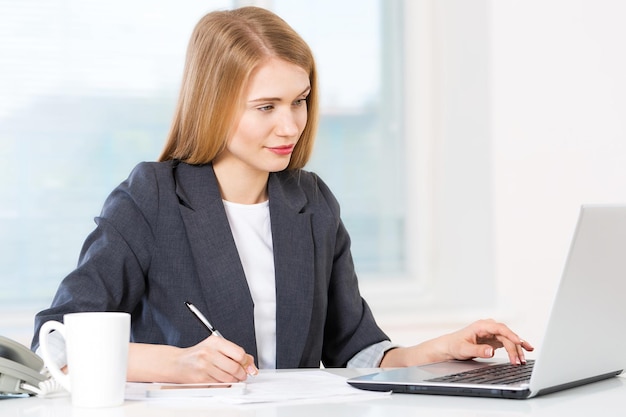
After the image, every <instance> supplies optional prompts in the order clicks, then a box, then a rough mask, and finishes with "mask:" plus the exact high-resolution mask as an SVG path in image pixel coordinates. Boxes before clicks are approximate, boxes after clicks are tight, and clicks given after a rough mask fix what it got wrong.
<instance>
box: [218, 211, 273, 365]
mask: <svg viewBox="0 0 626 417" xmlns="http://www.w3.org/2000/svg"><path fill="white" fill-rule="evenodd" d="M224 208H225V209H226V215H227V217H228V222H229V224H230V229H231V231H232V233H233V237H234V238H235V245H236V246H237V251H238V252H239V258H240V259H241V264H242V265H243V270H244V272H245V274H246V279H247V281H248V287H249V288H250V293H251V295H252V300H253V301H254V330H255V333H256V344H257V354H258V356H259V357H258V361H259V367H260V368H262V369H274V368H276V279H275V275H274V248H273V245H272V227H271V224H270V208H269V201H266V202H263V203H259V204H237V203H231V202H230V201H224Z"/></svg>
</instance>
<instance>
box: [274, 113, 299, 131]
mask: <svg viewBox="0 0 626 417" xmlns="http://www.w3.org/2000/svg"><path fill="white" fill-rule="evenodd" d="M299 133H300V129H299V127H298V118H297V116H296V115H295V114H294V113H293V112H291V111H284V112H281V115H280V117H279V119H278V123H277V126H276V134H278V135H280V136H289V137H295V136H298V135H299Z"/></svg>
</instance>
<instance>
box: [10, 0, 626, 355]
mask: <svg viewBox="0 0 626 417" xmlns="http://www.w3.org/2000/svg"><path fill="white" fill-rule="evenodd" d="M243 4H256V5H260V6H263V7H268V8H272V9H273V10H275V11H276V12H277V13H278V14H279V15H281V16H283V17H284V18H285V19H286V20H287V21H288V22H290V23H291V24H292V26H293V27H294V28H295V29H296V30H298V31H299V32H300V33H301V34H302V35H303V37H304V38H305V40H307V41H308V42H309V43H310V45H311V47H312V49H313V51H314V53H315V54H316V57H317V60H318V65H319V69H320V77H321V88H322V105H323V106H324V107H323V109H322V125H321V127H320V135H319V137H318V143H317V145H316V152H317V153H316V156H314V158H313V160H312V161H311V164H310V166H309V169H311V170H315V171H316V172H318V173H320V175H321V176H322V178H324V179H325V180H326V181H327V182H328V183H329V184H330V186H331V188H333V190H334V192H335V194H336V196H337V198H338V199H339V201H340V203H341V204H342V210H343V213H344V216H345V221H346V224H347V226H348V229H349V231H350V232H351V234H352V239H353V246H354V250H355V262H356V267H357V271H358V272H359V276H360V281H361V291H362V293H363V296H364V297H365V298H366V300H367V301H368V302H369V304H370V305H371V307H372V309H373V310H374V313H375V315H376V317H377V319H378V321H379V322H380V324H381V326H382V327H383V328H384V329H385V330H386V331H387V332H388V334H389V335H390V336H391V337H392V339H393V340H394V341H396V342H397V343H400V344H412V343H415V342H417V341H420V340H422V339H424V338H427V337H431V336H435V335H438V334H441V333H443V332H447V331H449V330H454V329H456V328H458V327H461V326H464V325H465V324H468V323H469V322H470V321H473V320H475V319H478V318H486V317H492V318H495V319H498V320H502V321H505V322H507V323H508V324H510V325H511V326H512V327H513V328H514V329H515V330H516V331H518V332H519V333H520V334H521V335H523V337H524V338H525V339H527V340H530V341H532V342H533V343H535V345H540V343H541V338H542V334H543V330H544V329H543V325H544V323H545V319H546V317H547V315H548V313H549V310H550V303H551V301H552V297H553V295H554V292H555V290H556V286H557V285H558V281H559V278H560V275H561V272H562V268H563V265H564V262H565V258H566V256H567V251H568V248H569V243H570V240H571V238H572V234H573V232H574V227H575V222H576V219H577V216H578V211H579V208H580V206H581V205H582V204H596V203H602V204H607V203H608V204H620V203H622V204H623V203H625V202H626V187H625V186H624V184H626V164H624V162H623V161H624V159H625V158H624V157H625V156H626V140H624V139H625V138H626V125H625V123H626V122H625V120H626V118H625V117H624V115H625V114H626V77H624V75H623V74H626V55H625V54H624V53H623V49H624V48H623V42H624V39H626V28H625V27H624V25H623V24H622V21H623V16H625V15H626V3H624V2H622V1H620V0H530V1H517V0H472V1H466V0H353V1H347V0H346V1H342V2H336V1H334V2H333V1H329V0H324V1H311V0H296V1H293V0H289V1H288V0H266V1H246V2H237V1H230V0H209V1H206V2H196V1H176V2H172V1H165V0H162V1H136V2H131V3H129V2H122V1H111V0H109V1H106V2H104V1H96V2H89V3H82V2H74V1H54V2H48V1H44V0H38V1H31V2H28V3H22V2H19V1H9V2H3V3H2V4H0V162H1V163H2V166H3V167H4V175H3V176H2V179H0V191H1V192H2V195H3V198H2V199H1V200H0V224H1V225H2V226H1V227H0V266H1V268H2V273H0V317H2V319H1V320H0V334H2V335H3V336H7V337H11V338H13V339H15V340H17V341H19V342H21V343H24V344H26V345H28V344H29V343H30V337H31V332H32V320H33V315H34V314H35V313H36V312H37V311H39V310H41V309H43V308H45V307H47V305H48V304H49V303H50V301H51V299H52V296H53V294H54V290H55V288H56V285H58V283H59V282H60V280H61V279H62V278H63V276H64V275H65V274H66V273H68V272H69V271H70V270H71V269H72V268H73V266H74V265H75V262H76V259H77V257H78V253H79V251H80V246H81V244H82V241H83V240H84V238H85V237H86V235H87V233H88V232H89V231H90V230H91V229H92V228H93V221H92V218H93V217H94V216H96V215H97V214H98V212H99V210H100V207H101V205H102V203H103V201H104V198H105V197H106V194H107V193H108V192H109V191H110V190H111V189H112V188H113V187H114V186H115V185H117V184H118V183H119V182H121V181H122V180H124V178H125V177H126V175H127V174H128V173H129V172H130V169H132V167H133V166H134V165H135V164H136V163H137V162H139V161H141V160H150V159H152V160H153V159H155V158H156V157H157V156H158V153H159V151H160V149H161V146H162V144H163V141H164V134H165V133H166V129H167V124H168V123H169V117H170V115H169V114H170V112H171V109H172V108H173V102H174V100H175V94H176V88H177V85H178V84H177V83H178V81H179V78H180V73H181V71H182V60H183V56H184V49H185V46H186V42H187V37H188V36H189V33H190V32H191V29H192V27H193V25H194V24H195V22H196V21H197V20H198V19H199V18H200V17H201V16H202V15H203V14H204V13H206V12H208V11H210V10H213V9H215V8H227V7H234V6H238V5H243ZM35 29H40V32H36V31H35ZM64 42H65V43H64ZM172 62H174V63H175V64H171V65H166V63H172ZM119 97H122V98H124V97H126V99H120V98H119ZM155 118H158V121H157V122H155V121H154V119H155ZM372 120H374V122H373V121H372ZM103 126H105V127H107V126H108V127H110V126H117V127H115V128H103V130H102V131H101V132H100V131H96V128H97V127H103ZM131 150H132V152H131ZM353 230H354V231H353Z"/></svg>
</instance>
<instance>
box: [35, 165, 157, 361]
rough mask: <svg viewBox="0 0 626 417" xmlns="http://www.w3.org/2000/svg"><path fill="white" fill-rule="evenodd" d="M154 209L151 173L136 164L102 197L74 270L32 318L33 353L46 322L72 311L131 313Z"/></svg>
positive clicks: (147, 255)
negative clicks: (93, 224) (96, 215)
mask: <svg viewBox="0 0 626 417" xmlns="http://www.w3.org/2000/svg"><path fill="white" fill-rule="evenodd" d="M158 206H159V205H158V187H157V180H156V175H155V170H154V169H152V168H151V166H150V164H147V163H142V164H139V165H138V166H137V167H136V168H135V169H134V170H133V171H132V173H131V174H130V176H129V177H128V179H127V180H126V181H124V182H123V183H121V184H120V185H119V186H118V187H117V188H116V189H115V190H113V191H112V193H111V194H110V195H109V196H108V198H107V199H106V202H105V204H104V206H103V209H102V212H101V214H100V216H99V217H96V218H95V223H96V228H95V230H94V231H93V232H92V233H90V235H89V236H88V237H87V239H86V240H85V242H84V244H83V247H82V250H81V253H80V256H79V260H78V266H77V268H76V269H75V270H74V271H72V272H71V273H70V274H69V275H68V276H66V277H65V278H64V279H63V281H62V282H61V284H60V285H59V288H58V289H57V292H56V294H55V296H54V299H53V301H52V305H51V307H50V308H48V309H46V310H43V311H41V312H40V313H38V314H37V315H36V317H35V333H34V336H33V341H32V349H33V350H35V349H36V348H37V347H38V345H39V337H38V336H39V329H40V327H41V325H42V324H43V323H44V322H46V321H48V320H57V321H62V319H63V315H64V314H67V313H71V312H77V311H126V312H132V311H133V310H134V308H135V306H136V305H137V304H138V302H139V300H140V299H141V297H142V295H143V293H144V291H145V276H146V273H147V270H148V268H149V266H150V262H151V252H152V246H153V244H154V230H153V228H154V227H155V226H154V225H155V224H156V217H157V213H158Z"/></svg>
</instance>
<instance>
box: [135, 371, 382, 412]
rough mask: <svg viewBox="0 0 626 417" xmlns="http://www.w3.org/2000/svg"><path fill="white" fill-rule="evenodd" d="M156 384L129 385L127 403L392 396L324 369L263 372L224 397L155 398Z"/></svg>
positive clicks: (308, 400) (317, 400) (299, 400)
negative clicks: (365, 388)
mask: <svg viewBox="0 0 626 417" xmlns="http://www.w3.org/2000/svg"><path fill="white" fill-rule="evenodd" d="M150 385H152V384H137V383H129V384H127V388H126V399H127V400H131V401H132V400H140V401H168V402H177V401H181V400H182V401H185V402H189V401H193V402H194V403H195V404H197V403H198V402H217V403H222V404H223V403H227V404H259V403H292V402H297V403H299V404H302V403H320V402H321V401H323V402H325V403H328V402H337V401H340V402H345V401H357V400H368V399H376V398H384V397H388V396H389V395H390V393H386V392H374V391H363V390H359V389H357V388H353V387H351V386H350V385H348V384H347V383H346V378H345V377H342V376H338V375H334V374H332V373H329V372H325V371H322V370H319V371H318V370H313V371H310V370H307V371H286V372H285V371H282V372H276V371H263V370H262V371H260V372H259V374H258V375H257V376H255V377H249V378H248V380H247V381H246V389H245V391H244V392H243V393H242V394H236V395H235V394H232V393H231V394H229V395H224V396H221V395H219V394H214V395H211V396H208V397H194V398H189V397H185V398H183V397H181V398H176V397H172V396H168V397H167V398H154V397H152V398H151V397H149V396H148V395H146V392H147V390H148V389H149V387H150Z"/></svg>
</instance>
